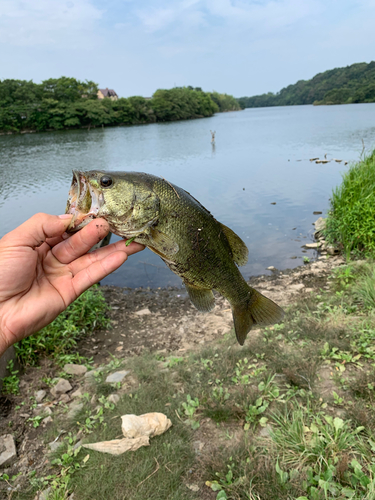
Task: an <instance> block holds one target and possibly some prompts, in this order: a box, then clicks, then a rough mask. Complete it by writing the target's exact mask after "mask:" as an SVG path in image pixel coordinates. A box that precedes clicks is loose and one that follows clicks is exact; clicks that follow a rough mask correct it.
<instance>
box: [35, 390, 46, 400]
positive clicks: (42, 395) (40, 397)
mask: <svg viewBox="0 0 375 500" xmlns="http://www.w3.org/2000/svg"><path fill="white" fill-rule="evenodd" d="M46 395H47V392H46V391H44V390H43V389H41V390H40V391H37V392H36V393H35V401H36V402H37V403H40V402H41V401H43V399H44V398H45V397H46Z"/></svg>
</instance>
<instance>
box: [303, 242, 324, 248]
mask: <svg viewBox="0 0 375 500" xmlns="http://www.w3.org/2000/svg"><path fill="white" fill-rule="evenodd" d="M303 246H304V247H305V248H318V247H319V246H320V244H319V243H306V244H305V245H303Z"/></svg>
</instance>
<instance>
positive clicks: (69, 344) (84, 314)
mask: <svg viewBox="0 0 375 500" xmlns="http://www.w3.org/2000/svg"><path fill="white" fill-rule="evenodd" d="M107 311H108V305H107V303H106V301H105V299H104V296H103V294H102V292H101V290H100V288H99V287H98V286H94V287H92V288H90V289H89V290H87V291H86V292H85V293H83V294H82V295H81V296H80V297H78V299H77V300H76V301H75V302H73V304H71V305H70V306H69V307H68V308H67V309H66V310H65V311H64V312H62V313H61V314H60V315H59V316H58V317H57V318H56V319H55V320H54V321H53V322H52V323H51V324H49V325H48V326H46V327H45V328H43V329H42V330H40V331H39V332H37V333H35V334H34V335H31V336H30V337H27V338H26V339H23V340H21V341H20V342H18V343H17V344H15V349H16V353H17V357H18V359H19V361H20V362H21V363H22V364H23V365H35V364H37V362H38V359H39V357H40V356H41V355H50V356H53V357H55V358H56V360H57V361H58V362H59V360H60V361H61V363H64V361H67V357H66V355H67V354H68V353H70V352H71V350H72V349H73V348H74V347H75V345H76V344H77V340H78V339H79V338H81V337H83V336H84V335H87V334H89V333H91V332H92V331H93V330H94V329H95V328H107V327H108V326H109V323H110V322H109V319H108V318H107V317H106V315H105V313H106V312H107ZM67 362H68V361H67Z"/></svg>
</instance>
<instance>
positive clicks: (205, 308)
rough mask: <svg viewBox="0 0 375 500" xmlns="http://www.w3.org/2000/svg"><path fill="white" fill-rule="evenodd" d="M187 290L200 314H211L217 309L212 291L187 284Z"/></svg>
mask: <svg viewBox="0 0 375 500" xmlns="http://www.w3.org/2000/svg"><path fill="white" fill-rule="evenodd" d="M185 287H186V290H187V292H188V294H189V298H190V300H191V302H192V303H193V305H194V306H195V307H196V308H197V309H198V311H200V312H209V311H211V310H212V309H213V308H214V307H215V297H214V294H213V292H212V290H207V289H205V288H198V287H196V286H194V285H190V284H187V283H185Z"/></svg>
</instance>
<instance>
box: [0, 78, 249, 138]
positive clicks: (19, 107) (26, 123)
mask: <svg viewBox="0 0 375 500" xmlns="http://www.w3.org/2000/svg"><path fill="white" fill-rule="evenodd" d="M97 91H98V85H97V84H96V83H94V82H91V81H86V82H81V81H79V80H76V79H75V78H67V77H61V78H56V79H53V78H51V79H49V80H45V81H43V82H42V83H41V84H36V83H33V82H32V81H25V80H3V81H1V80H0V132H3V133H4V132H5V133H7V132H8V133H12V132H22V131H37V132H41V131H45V130H62V129H70V128H90V127H97V126H113V125H135V124H144V123H155V122H164V121H175V120H187V119H192V118H202V117H208V116H212V115H213V114H214V113H217V112H224V111H235V110H239V109H241V108H240V106H239V104H238V102H237V100H236V99H235V98H234V97H233V96H230V95H227V94H220V93H218V92H203V91H202V89H201V88H199V87H196V88H193V87H190V86H189V87H175V88H173V89H169V90H164V89H159V90H157V91H156V92H155V93H154V95H153V96H152V98H148V99H146V98H144V97H141V96H133V97H129V98H120V99H118V100H111V99H110V98H105V99H98V98H97Z"/></svg>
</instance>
